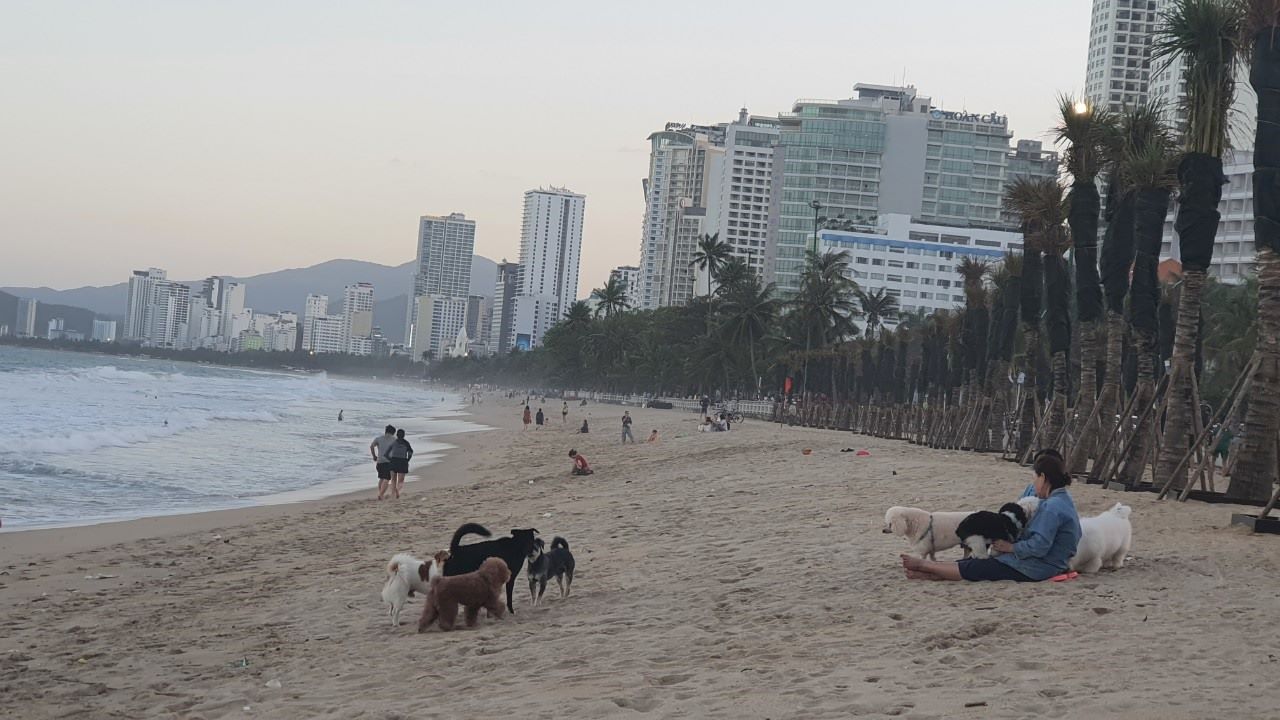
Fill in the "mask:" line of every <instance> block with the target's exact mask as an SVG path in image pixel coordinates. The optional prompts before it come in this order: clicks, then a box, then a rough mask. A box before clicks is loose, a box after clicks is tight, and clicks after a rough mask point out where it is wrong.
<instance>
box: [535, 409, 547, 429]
mask: <svg viewBox="0 0 1280 720" xmlns="http://www.w3.org/2000/svg"><path fill="white" fill-rule="evenodd" d="M546 421H547V416H546V415H543V414H542V408H538V416H537V417H536V418H534V422H535V423H537V428H536V429H537V430H541V429H542V424H543V423H544V422H546Z"/></svg>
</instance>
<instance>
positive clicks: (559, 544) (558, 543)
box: [551, 535, 569, 550]
mask: <svg viewBox="0 0 1280 720" xmlns="http://www.w3.org/2000/svg"><path fill="white" fill-rule="evenodd" d="M556 548H564V549H565V550H568V549H569V541H568V540H565V539H564V538H562V537H560V536H559V535H557V536H556V537H555V539H554V540H552V541H551V549H552V550H555V549H556Z"/></svg>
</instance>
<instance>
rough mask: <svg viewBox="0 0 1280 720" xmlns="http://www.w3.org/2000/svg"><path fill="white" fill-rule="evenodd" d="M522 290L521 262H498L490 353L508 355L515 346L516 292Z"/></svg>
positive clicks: (490, 322) (490, 330) (491, 321)
mask: <svg viewBox="0 0 1280 720" xmlns="http://www.w3.org/2000/svg"><path fill="white" fill-rule="evenodd" d="M519 291H520V263H513V262H507V260H506V258H503V260H502V262H500V263H498V273H497V277H496V282H495V285H494V288H493V309H492V311H491V312H492V313H493V314H492V315H491V316H490V318H489V354H491V355H506V354H507V353H509V352H511V348H513V347H515V331H514V328H513V327H512V320H513V318H514V316H515V307H516V294H517V293H518V292H519Z"/></svg>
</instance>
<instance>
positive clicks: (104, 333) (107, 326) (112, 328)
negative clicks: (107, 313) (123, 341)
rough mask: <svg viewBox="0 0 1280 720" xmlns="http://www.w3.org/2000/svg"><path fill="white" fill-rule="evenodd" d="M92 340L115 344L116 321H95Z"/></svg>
mask: <svg viewBox="0 0 1280 720" xmlns="http://www.w3.org/2000/svg"><path fill="white" fill-rule="evenodd" d="M92 339H93V340H94V341H95V342H108V343H109V342H115V341H116V321H115V320H94V321H93V335H92Z"/></svg>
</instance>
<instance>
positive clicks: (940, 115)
mask: <svg viewBox="0 0 1280 720" xmlns="http://www.w3.org/2000/svg"><path fill="white" fill-rule="evenodd" d="M929 117H931V118H933V119H934V120H956V121H959V122H976V123H983V124H984V125H1000V126H1002V127H1003V126H1005V125H1008V124H1009V116H1008V115H1001V114H1000V113H995V112H990V113H987V114H986V115H979V114H978V113H969V112H953V111H951V110H939V109H938V108H933V109H932V110H930V111H929Z"/></svg>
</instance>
